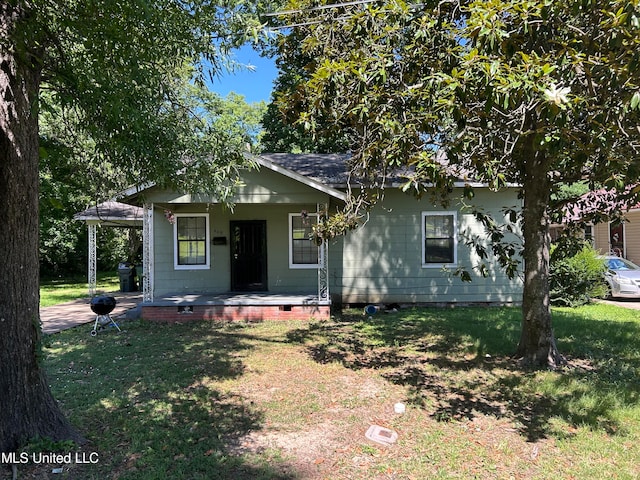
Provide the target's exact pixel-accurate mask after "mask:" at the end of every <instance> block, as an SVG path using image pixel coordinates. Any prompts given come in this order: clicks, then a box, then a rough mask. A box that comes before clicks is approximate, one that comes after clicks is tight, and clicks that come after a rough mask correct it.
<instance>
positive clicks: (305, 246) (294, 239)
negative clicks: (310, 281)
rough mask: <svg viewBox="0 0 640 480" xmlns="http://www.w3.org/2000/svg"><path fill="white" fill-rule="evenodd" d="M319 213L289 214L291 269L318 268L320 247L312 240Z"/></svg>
mask: <svg viewBox="0 0 640 480" xmlns="http://www.w3.org/2000/svg"><path fill="white" fill-rule="evenodd" d="M317 222H318V214H317V213H304V212H302V213H290V214H289V268H317V267H318V246H317V245H316V244H315V243H314V242H313V240H312V239H311V234H312V233H313V226H314V225H315V224H316V223H317Z"/></svg>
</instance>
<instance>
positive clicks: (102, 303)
mask: <svg viewBox="0 0 640 480" xmlns="http://www.w3.org/2000/svg"><path fill="white" fill-rule="evenodd" d="M116 303H117V302H116V299H115V298H114V297H109V296H106V295H101V296H98V297H93V298H92V299H91V303H90V306H91V310H92V311H93V313H95V314H96V321H95V323H94V324H93V330H91V336H92V337H95V336H96V335H97V334H98V332H99V331H100V330H103V329H105V328H107V327H109V326H114V327H116V328H117V329H118V331H120V327H119V326H118V324H117V323H116V322H114V321H113V318H111V315H110V314H111V312H113V309H114V308H116Z"/></svg>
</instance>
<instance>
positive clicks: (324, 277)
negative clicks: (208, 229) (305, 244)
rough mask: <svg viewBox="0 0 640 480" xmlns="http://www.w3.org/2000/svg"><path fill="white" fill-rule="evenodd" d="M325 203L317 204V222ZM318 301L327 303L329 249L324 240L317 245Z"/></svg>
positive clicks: (319, 220)
mask: <svg viewBox="0 0 640 480" xmlns="http://www.w3.org/2000/svg"><path fill="white" fill-rule="evenodd" d="M326 209H327V206H326V205H320V204H318V205H317V207H316V211H317V212H318V222H322V221H323V218H324V216H323V215H324V212H325V211H326ZM318 303H329V249H328V245H327V242H326V241H323V242H322V243H321V244H320V246H319V247H318Z"/></svg>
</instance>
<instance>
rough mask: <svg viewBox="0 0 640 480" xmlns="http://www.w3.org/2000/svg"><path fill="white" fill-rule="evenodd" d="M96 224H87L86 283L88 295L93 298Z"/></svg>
mask: <svg viewBox="0 0 640 480" xmlns="http://www.w3.org/2000/svg"><path fill="white" fill-rule="evenodd" d="M97 226H98V225H97V224H95V223H87V228H88V233H89V262H88V263H89V265H88V270H89V271H88V275H87V277H88V278H87V281H88V283H89V295H90V296H92V297H93V296H94V295H95V294H96V288H97V280H96V264H97V261H96V238H97V235H96V230H97Z"/></svg>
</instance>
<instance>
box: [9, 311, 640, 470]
mask: <svg viewBox="0 0 640 480" xmlns="http://www.w3.org/2000/svg"><path fill="white" fill-rule="evenodd" d="M519 318H520V311H519V310H518V309H511V308H454V309H427V308H419V309H406V310H400V311H398V312H396V313H378V314H376V315H373V316H371V317H369V316H364V315H362V312H361V311H350V312H346V313H345V314H343V315H342V316H341V317H339V318H337V319H335V320H333V321H328V322H311V323H302V322H290V323H276V322H264V323H255V324H253V323H252V324H249V323H233V324H223V323H207V322H197V323H185V324H177V325H171V326H168V325H158V324H152V323H148V322H145V321H135V322H130V323H125V324H123V327H124V332H122V333H117V332H115V331H107V332H105V333H100V334H99V335H98V336H97V337H93V338H92V337H90V336H89V335H88V332H87V329H86V328H76V329H73V330H69V331H65V332H62V333H59V334H55V335H52V336H50V337H47V338H46V348H45V354H46V367H47V370H48V372H49V380H50V383H51V385H52V389H53V393H54V395H55V397H56V398H57V399H58V400H59V401H60V403H61V406H62V408H63V410H64V411H65V412H66V413H67V414H68V416H69V418H70V419H71V421H72V422H73V423H74V424H75V425H77V426H78V428H79V429H80V430H81V431H82V433H83V434H84V435H85V436H86V437H87V439H88V443H87V444H86V445H84V446H82V447H81V448H80V450H79V451H80V452H81V453H82V454H84V455H85V458H92V459H94V460H95V459H98V461H97V462H96V463H86V464H78V463H73V462H72V463H71V464H65V465H62V466H63V467H64V470H65V472H64V473H63V474H56V475H54V476H53V477H52V478H73V479H105V478H113V479H116V478H117V479H132V480H133V479H156V478H176V479H215V478H219V479H302V478H304V479H316V478H317V479H325V478H326V479H332V480H333V479H370V478H372V479H374V478H375V479H432V478H443V479H444V478H447V479H449V478H451V479H453V478H456V479H471V478H482V479H511V478H514V479H520V478H521V479H546V478H549V479H551V478H554V479H558V478H561V479H572V478H576V479H582V478H616V479H637V478H639V477H640V464H639V463H638V458H640V396H639V394H640V383H639V381H638V379H639V378H640V318H639V312H638V311H632V310H627V309H622V308H619V307H613V306H609V305H602V304H596V305H591V306H587V307H582V308H579V309H554V322H555V331H556V336H557V338H558V343H559V347H560V349H561V350H562V351H563V352H564V353H565V354H566V355H567V357H568V359H569V360H570V363H571V365H570V366H569V367H568V368H566V369H563V370H562V371H522V370H520V369H519V368H518V367H517V365H516V364H515V363H514V361H513V360H512V359H511V358H510V357H509V354H510V353H511V352H512V350H513V349H514V347H515V344H516V342H517V338H518V335H519V330H520V320H519ZM397 402H402V403H404V404H405V405H406V413H404V414H402V415H399V414H396V413H395V412H394V404H395V403H397ZM370 425H380V426H383V427H386V428H390V429H392V430H394V431H395V432H397V434H398V441H397V443H395V444H393V445H390V446H383V445H379V444H377V443H374V442H372V441H370V440H368V439H367V438H365V432H366V431H367V429H368V428H369V426H370ZM32 447H33V446H32ZM64 448H67V449H68V446H66V447H63V450H64ZM92 454H93V456H92V457H90V455H92ZM81 458H82V457H81ZM56 466H57V465H25V466H20V467H19V470H21V473H23V474H25V476H24V477H23V478H30V477H28V476H26V475H28V474H29V473H33V474H34V475H35V474H36V473H38V471H39V473H42V474H43V475H44V474H47V473H50V472H51V470H52V469H53V468H55V467H56ZM4 473H6V472H3V474H4ZM7 475H8V473H7ZM37 478H48V477H46V476H44V477H37Z"/></svg>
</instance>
